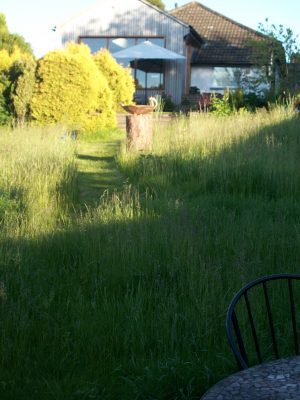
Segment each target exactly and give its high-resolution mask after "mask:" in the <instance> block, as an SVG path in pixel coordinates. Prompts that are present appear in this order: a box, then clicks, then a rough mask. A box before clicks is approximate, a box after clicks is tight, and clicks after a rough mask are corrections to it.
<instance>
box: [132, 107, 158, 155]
mask: <svg viewBox="0 0 300 400" xmlns="http://www.w3.org/2000/svg"><path fill="white" fill-rule="evenodd" d="M152 131H153V114H152V112H151V113H149V114H132V115H127V117H126V132H127V142H126V148H127V150H129V151H131V150H133V151H134V150H140V151H141V150H150V149H151V146H152V135H153V133H152Z"/></svg>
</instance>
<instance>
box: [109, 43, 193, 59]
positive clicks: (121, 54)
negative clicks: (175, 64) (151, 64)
mask: <svg viewBox="0 0 300 400" xmlns="http://www.w3.org/2000/svg"><path fill="white" fill-rule="evenodd" d="M113 56H114V57H115V58H117V59H120V60H121V59H123V58H125V59H127V60H151V59H155V60H184V59H185V58H186V57H184V56H182V55H180V54H177V53H174V52H173V51H171V50H168V49H165V48H164V47H161V46H157V45H156V44H153V43H151V42H150V41H148V40H146V41H145V42H143V43H141V44H137V45H136V46H132V47H128V48H127V49H124V50H121V51H117V52H116V53H113Z"/></svg>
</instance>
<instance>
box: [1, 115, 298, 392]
mask: <svg viewBox="0 0 300 400" xmlns="http://www.w3.org/2000/svg"><path fill="white" fill-rule="evenodd" d="M297 126H298V120H292V121H289V122H287V123H283V124H281V125H278V126H274V127H272V128H266V129H264V130H263V131H262V132H260V133H258V135H257V137H256V138H252V139H249V141H247V142H244V141H240V142H239V143H235V144H233V145H232V146H231V148H229V149H225V150H224V151H223V152H221V153H219V154H217V155H216V156H215V157H214V159H213V162H211V160H206V161H197V160H184V159H178V158H176V157H175V155H174V154H170V155H168V156H164V157H160V158H159V161H157V160H156V159H155V155H153V156H151V157H141V160H143V161H142V162H143V169H142V168H141V161H140V160H139V161H138V162H137V163H136V164H135V165H133V167H132V171H131V172H132V176H135V177H136V180H137V181H140V182H141V181H142V183H143V185H144V188H145V189H147V184H148V183H147V179H149V178H152V180H151V184H152V185H153V193H155V194H152V195H150V196H148V195H146V194H145V195H143V194H142V193H140V194H139V196H138V198H137V199H135V200H134V201H133V199H132V197H133V196H131V195H129V194H127V195H124V197H123V198H122V197H121V195H120V196H119V197H114V196H112V197H111V199H110V198H109V197H107V198H106V199H102V202H100V204H99V205H98V207H97V208H94V209H91V210H90V211H89V213H88V214H85V215H83V216H82V215H78V216H77V219H74V221H73V222H72V221H70V222H69V223H68V224H67V225H68V226H67V227H65V228H60V229H59V230H57V231H56V232H53V233H52V234H48V235H43V236H40V237H37V238H36V239H30V240H28V239H26V238H25V237H24V238H19V239H16V240H7V239H5V238H2V240H1V243H0V251H1V261H0V271H1V282H3V285H4V286H3V288H4V289H2V290H4V291H5V293H4V292H3V291H2V299H1V307H0V315H1V330H0V338H1V339H0V340H1V343H2V344H3V346H2V350H1V358H0V384H1V385H2V386H0V387H1V389H2V392H3V393H4V394H3V396H2V398H3V399H4V400H5V399H11V398H13V399H16V400H18V399H23V398H30V399H32V400H36V399H40V398H41V394H42V395H43V399H46V400H48V399H49V400H50V399H58V400H65V399H71V400H73V399H74V400H77V399H89V398H94V399H109V400H114V399H116V398H122V399H124V400H129V399H130V400H131V399H133V398H136V399H138V398H139V399H153V398H155V399H159V400H169V399H175V398H177V399H182V400H183V399H195V398H199V396H200V395H201V394H202V393H203V392H205V390H206V389H207V388H208V387H209V386H210V385H211V384H212V383H213V382H215V381H217V380H219V379H220V378H221V377H223V376H226V375H228V374H230V373H231V372H233V371H234V370H235V369H236V367H235V364H234V360H233V357H232V355H231V352H230V350H229V347H228V345H227V341H226V337H225V326H224V322H225V313H226V309H227V306H228V304H229V302H230V300H231V298H232V296H233V294H234V293H235V292H236V291H237V290H238V289H239V288H240V287H241V286H242V285H243V284H244V283H245V282H248V281H250V280H251V279H253V278H255V277H257V276H260V275H264V274H270V273H276V272H296V271H297V267H298V266H299V264H300V246H299V232H300V209H299V203H298V193H299V192H298V190H299V180H298V171H297V170H295V171H294V169H295V167H296V166H297V165H298V164H297V160H298V158H297V157H296V156H297V154H299V151H298V148H299V139H298V130H297V129H296V127H297ZM270 129H271V130H270ZM295 129H296V131H295ZM294 131H295V132H294ZM269 138H272V140H273V142H271V143H273V144H272V146H271V148H270V147H268V146H266V143H267V144H268V143H270V139H269ZM297 146H298V147H297ZM270 152H271V153H270ZM237 156H238V159H237ZM153 160H154V161H153ZM236 160H238V161H239V163H236ZM225 161H226V162H225ZM154 162H155V164H154V166H153V163H154ZM285 163H286V164H285ZM234 166H236V167H238V168H236V170H235V169H234ZM243 166H244V167H243ZM246 167H248V168H249V171H247V168H246ZM293 168H294V169H293ZM143 171H144V172H143ZM203 171H205V178H204V177H203V175H204V172H203ZM293 171H294V173H293ZM271 172H272V173H271ZM143 174H144V175H143ZM201 174H202V175H201ZM245 174H246V178H245ZM104 176H105V178H106V179H110V174H109V173H107V174H106V175H104ZM156 176H160V177H161V176H162V177H163V179H165V184H164V186H160V184H156V182H157V181H156V179H155V178H156ZM272 176H273V178H272V180H271V178H270V177H272ZM98 177H99V176H98V174H93V173H91V172H87V176H84V177H83V179H84V181H89V179H90V178H92V179H91V181H90V183H91V185H93V184H95V185H97V181H98ZM284 177H285V179H286V180H287V181H285V180H284ZM146 178H147V179H146ZM143 179H144V180H143ZM222 179H226V182H222ZM94 181H95V182H94ZM297 182H298V183H297ZM98 184H99V182H98ZM197 185H198V186H199V187H198V186H197ZM234 185H237V188H235V187H234ZM281 185H284V187H283V188H281V187H280V186H281ZM270 193H272V195H270ZM0 288H1V286H0ZM299 293H300V292H299ZM0 296H1V291H0ZM279 297H280V294H278V292H277V293H276V296H274V300H275V301H277V302H278V298H279ZM280 298H281V297H280ZM277 304H278V303H277ZM297 304H298V305H300V299H299V302H298V303H297Z"/></svg>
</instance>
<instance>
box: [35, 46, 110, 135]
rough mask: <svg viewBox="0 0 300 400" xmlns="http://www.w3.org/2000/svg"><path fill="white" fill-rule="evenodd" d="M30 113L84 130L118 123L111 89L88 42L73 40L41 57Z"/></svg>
mask: <svg viewBox="0 0 300 400" xmlns="http://www.w3.org/2000/svg"><path fill="white" fill-rule="evenodd" d="M31 116H32V118H33V119H34V120H35V121H36V122H37V123H39V124H46V125H49V124H56V123H62V124H65V125H66V126H68V127H70V128H72V129H77V130H79V131H82V132H85V131H89V132H94V131H97V130H99V129H102V128H106V127H112V126H114V125H115V112H114V110H113V98H112V93H111V90H110V88H109V85H108V83H107V81H106V78H105V76H104V75H103V74H102V73H101V72H100V71H99V69H98V68H97V66H96V64H95V63H94V61H93V57H92V55H91V53H90V50H89V48H88V46H86V45H83V44H81V45H78V44H75V43H70V44H69V45H68V46H67V47H66V49H65V50H55V51H52V52H50V53H48V54H47V55H46V56H45V57H44V58H42V59H41V60H39V62H38V68H37V83H36V87H35V93H34V96H33V98H32V100H31Z"/></svg>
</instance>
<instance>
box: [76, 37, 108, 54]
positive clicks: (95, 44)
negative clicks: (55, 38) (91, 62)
mask: <svg viewBox="0 0 300 400" xmlns="http://www.w3.org/2000/svg"><path fill="white" fill-rule="evenodd" d="M80 42H81V43H85V44H87V45H88V46H89V48H90V49H91V52H92V53H97V51H99V50H101V49H103V48H104V49H106V47H107V39H106V38H91V37H82V38H80Z"/></svg>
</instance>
